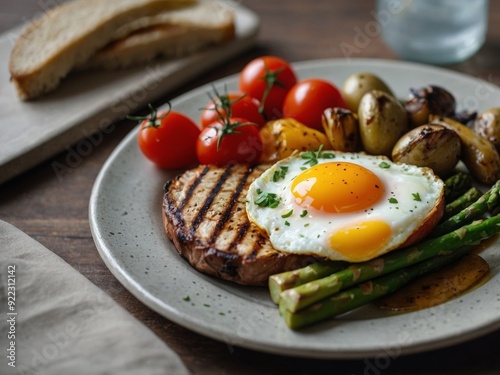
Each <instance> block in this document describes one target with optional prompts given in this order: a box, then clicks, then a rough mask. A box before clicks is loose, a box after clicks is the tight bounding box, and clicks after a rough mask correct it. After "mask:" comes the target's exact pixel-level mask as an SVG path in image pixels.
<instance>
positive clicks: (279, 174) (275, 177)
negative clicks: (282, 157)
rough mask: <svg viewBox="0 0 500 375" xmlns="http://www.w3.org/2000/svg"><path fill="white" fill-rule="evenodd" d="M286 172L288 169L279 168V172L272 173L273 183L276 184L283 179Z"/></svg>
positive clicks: (285, 167) (284, 167)
mask: <svg viewBox="0 0 500 375" xmlns="http://www.w3.org/2000/svg"><path fill="white" fill-rule="evenodd" d="M287 172H288V167H287V166H281V167H280V169H279V170H277V171H274V173H273V182H278V181H279V180H280V179H283V178H285V176H286V173H287Z"/></svg>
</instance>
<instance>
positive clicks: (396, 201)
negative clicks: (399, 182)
mask: <svg viewBox="0 0 500 375" xmlns="http://www.w3.org/2000/svg"><path fill="white" fill-rule="evenodd" d="M389 203H398V200H397V199H396V198H389Z"/></svg>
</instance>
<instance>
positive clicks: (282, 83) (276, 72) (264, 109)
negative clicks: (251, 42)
mask: <svg viewBox="0 0 500 375" xmlns="http://www.w3.org/2000/svg"><path fill="white" fill-rule="evenodd" d="M295 83H297V76H296V75H295V71H294V70H293V69H292V67H291V66H290V64H289V63H288V62H287V61H286V60H283V59H281V58H279V57H276V56H263V57H258V58H256V59H254V60H252V61H250V62H249V63H248V64H247V65H246V66H245V67H244V68H243V70H242V71H241V73H240V77H239V87H240V91H241V92H244V93H246V94H248V95H250V96H251V97H254V98H256V99H257V100H259V102H260V105H261V113H263V114H264V115H265V117H266V119H267V120H272V119H276V118H280V117H281V110H282V108H283V101H284V100H285V96H286V94H287V92H288V90H290V88H291V87H292V86H293V85H295Z"/></svg>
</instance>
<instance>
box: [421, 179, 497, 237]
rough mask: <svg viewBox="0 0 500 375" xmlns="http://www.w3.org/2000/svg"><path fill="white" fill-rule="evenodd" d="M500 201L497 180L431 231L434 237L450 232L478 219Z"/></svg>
mask: <svg viewBox="0 0 500 375" xmlns="http://www.w3.org/2000/svg"><path fill="white" fill-rule="evenodd" d="M499 202H500V181H497V182H496V183H495V185H493V186H492V187H491V188H490V189H489V190H488V191H487V192H486V193H484V194H483V195H482V196H481V197H479V199H478V200H477V201H476V202H474V203H472V204H471V205H469V206H467V207H466V208H464V209H463V210H462V211H460V212H459V213H458V214H456V215H453V216H452V217H450V218H449V219H446V220H445V221H443V222H442V223H441V224H439V225H438V226H437V227H436V228H434V230H433V231H432V233H431V236H432V237H437V236H440V235H442V234H445V233H448V232H450V231H451V230H454V229H457V228H460V227H461V226H462V225H464V224H466V223H470V222H471V221H472V220H474V219H477V218H479V217H481V216H482V215H484V214H485V213H487V212H489V211H491V210H493V209H494V208H495V207H497V206H498V204H499Z"/></svg>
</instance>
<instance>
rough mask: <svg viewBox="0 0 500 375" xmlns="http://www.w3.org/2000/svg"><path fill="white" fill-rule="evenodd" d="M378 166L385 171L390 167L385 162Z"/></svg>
mask: <svg viewBox="0 0 500 375" xmlns="http://www.w3.org/2000/svg"><path fill="white" fill-rule="evenodd" d="M378 166H379V167H380V168H384V169H387V168H390V167H391V165H390V164H389V163H388V162H386V161H383V162H381V163H380V164H379V165H378Z"/></svg>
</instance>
